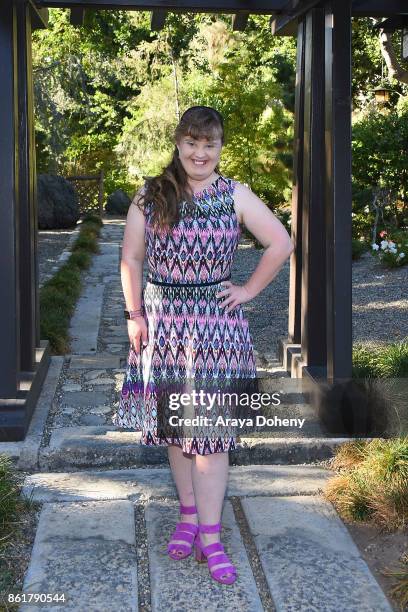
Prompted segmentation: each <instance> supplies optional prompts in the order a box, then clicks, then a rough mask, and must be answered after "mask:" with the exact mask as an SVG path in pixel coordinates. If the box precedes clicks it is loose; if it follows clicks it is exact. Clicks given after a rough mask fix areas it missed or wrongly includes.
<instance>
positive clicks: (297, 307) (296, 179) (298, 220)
mask: <svg viewBox="0 0 408 612" xmlns="http://www.w3.org/2000/svg"><path fill="white" fill-rule="evenodd" d="M304 62H305V22H304V20H303V19H302V20H301V21H300V22H299V25H298V34H297V57H296V84H295V125H294V145H293V189H292V204H291V213H292V214H291V217H292V223H291V237H292V240H293V243H294V244H295V245H296V248H295V250H294V252H293V253H292V255H291V257H290V276H289V313H288V315H289V320H288V338H287V339H286V340H283V339H282V340H279V343H278V355H279V358H280V360H281V361H282V363H283V367H284V369H287V370H288V371H290V370H291V367H292V357H293V355H295V354H297V353H300V348H301V345H300V341H301V291H302V284H301V283H302V216H303V215H302V204H303V150H304V142H303V136H304V130H303V116H304V112H303V108H304V75H305V69H304Z"/></svg>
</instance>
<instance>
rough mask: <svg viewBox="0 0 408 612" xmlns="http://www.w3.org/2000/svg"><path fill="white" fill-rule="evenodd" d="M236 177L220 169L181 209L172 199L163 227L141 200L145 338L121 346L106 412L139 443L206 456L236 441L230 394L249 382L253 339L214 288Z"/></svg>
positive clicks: (225, 254)
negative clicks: (116, 391) (114, 398)
mask: <svg viewBox="0 0 408 612" xmlns="http://www.w3.org/2000/svg"><path fill="white" fill-rule="evenodd" d="M235 185H236V181H234V180H232V179H229V178H225V177H223V176H222V175H219V176H218V178H217V179H216V180H215V181H214V182H213V183H212V184H211V185H210V186H209V187H206V188H205V189H203V190H202V191H200V192H199V193H195V194H194V196H193V204H194V206H193V208H192V209H191V208H190V209H189V210H187V213H185V210H186V209H185V205H186V202H182V203H181V211H180V217H181V218H180V220H179V222H178V223H177V224H176V225H175V227H173V229H172V230H171V231H165V230H161V229H160V230H157V229H154V228H153V227H152V225H151V223H150V219H151V203H150V204H148V205H146V206H145V209H144V210H145V213H144V214H145V241H146V259H147V263H148V280H147V282H146V284H145V287H144V289H143V293H142V303H143V305H144V308H145V319H146V321H147V327H148V345H147V346H146V347H143V348H142V349H141V352H140V354H138V353H136V352H135V351H133V349H132V348H130V351H129V356H128V367H127V370H126V373H125V377H124V381H123V386H122V390H121V393H120V400H119V406H118V409H117V412H116V413H115V414H114V415H113V417H112V422H113V424H114V425H116V426H119V427H123V428H134V429H136V430H137V431H141V443H142V444H145V445H148V446H153V445H164V446H167V445H169V444H176V445H178V446H180V447H181V448H182V449H183V451H184V452H185V453H189V454H200V455H206V454H211V453H217V452H228V451H232V450H235V449H236V445H237V441H239V436H238V437H237V429H236V423H235V424H234V418H235V417H236V416H237V399H236V398H237V397H238V396H239V394H241V393H251V392H253V391H256V390H257V388H258V387H257V379H256V365H255V357H254V351H253V344H252V339H251V334H250V331H249V326H248V321H247V319H246V317H245V316H244V314H243V310H242V307H241V305H238V306H236V307H235V308H233V309H232V310H231V311H230V312H226V307H225V306H220V303H221V302H222V301H223V300H224V299H225V296H224V297H216V294H217V293H218V292H219V291H221V290H222V288H223V287H222V280H223V279H229V278H230V277H231V267H232V264H233V259H234V253H235V251H236V249H237V246H238V242H239V239H240V235H241V228H240V226H239V222H238V218H237V215H236V212H235V208H234V199H233V198H234V188H235ZM231 280H232V279H231ZM232 282H233V280H232ZM182 394H183V395H182ZM182 397H183V398H184V399H182ZM209 398H212V399H209ZM231 398H232V399H231ZM234 402H235V403H234Z"/></svg>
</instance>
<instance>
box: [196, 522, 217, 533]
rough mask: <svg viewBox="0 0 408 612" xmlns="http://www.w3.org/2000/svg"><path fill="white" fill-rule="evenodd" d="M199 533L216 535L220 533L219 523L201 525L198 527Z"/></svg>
mask: <svg viewBox="0 0 408 612" xmlns="http://www.w3.org/2000/svg"><path fill="white" fill-rule="evenodd" d="M198 528H199V530H200V531H201V533H218V532H219V531H221V523H215V525H202V524H200V525H199V526H198Z"/></svg>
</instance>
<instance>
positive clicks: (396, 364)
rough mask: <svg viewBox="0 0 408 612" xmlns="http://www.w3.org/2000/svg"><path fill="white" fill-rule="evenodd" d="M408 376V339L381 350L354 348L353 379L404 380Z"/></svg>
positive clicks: (364, 347) (361, 346)
mask: <svg viewBox="0 0 408 612" xmlns="http://www.w3.org/2000/svg"><path fill="white" fill-rule="evenodd" d="M407 376H408V339H404V340H401V341H400V342H394V343H391V344H389V345H387V346H385V347H381V348H375V349H372V348H369V347H367V346H364V345H360V344H356V345H355V346H354V347H353V378H404V377H407Z"/></svg>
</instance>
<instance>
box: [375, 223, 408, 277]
mask: <svg viewBox="0 0 408 612" xmlns="http://www.w3.org/2000/svg"><path fill="white" fill-rule="evenodd" d="M379 237H380V239H381V242H380V244H378V243H377V242H374V243H373V244H372V245H371V248H372V252H373V253H374V254H376V255H377V256H378V257H379V259H380V261H381V262H382V263H383V264H384V265H385V266H386V267H388V268H397V267H401V266H404V265H405V264H406V263H407V262H408V232H407V231H397V230H391V232H390V233H388V232H386V231H385V230H384V231H382V232H380V234H379Z"/></svg>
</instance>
